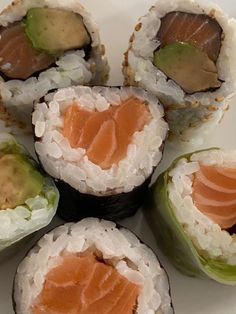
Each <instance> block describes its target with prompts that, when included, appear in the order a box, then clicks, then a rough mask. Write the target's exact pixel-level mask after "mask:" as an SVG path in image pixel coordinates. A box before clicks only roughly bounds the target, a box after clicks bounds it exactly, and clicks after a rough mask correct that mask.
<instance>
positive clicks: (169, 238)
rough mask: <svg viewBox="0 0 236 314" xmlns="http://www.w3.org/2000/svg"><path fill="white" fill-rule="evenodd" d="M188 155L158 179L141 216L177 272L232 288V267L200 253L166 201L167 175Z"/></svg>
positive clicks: (234, 269) (234, 279) (234, 277)
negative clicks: (144, 217) (207, 279)
mask: <svg viewBox="0 0 236 314" xmlns="http://www.w3.org/2000/svg"><path fill="white" fill-rule="evenodd" d="M191 155H192V154H188V155H185V156H182V157H180V158H178V159H177V160H175V161H174V162H173V164H172V165H171V167H170V168H169V169H168V170H166V171H165V172H164V173H162V174H161V175H160V176H159V177H158V179H157V181H156V182H155V183H154V185H153V186H152V187H151V189H150V191H149V195H148V196H147V201H146V203H145V206H144V214H145V216H146V218H147V220H148V222H149V224H150V227H151V229H152V231H153V233H154V236H155V238H156V240H157V244H158V246H159V247H160V249H161V250H162V251H163V253H164V254H165V255H166V256H167V257H168V259H169V260H170V262H171V263H172V264H173V265H174V266H175V267H176V268H177V269H178V270H179V271H180V272H182V273H183V274H185V275H188V276H192V277H202V278H204V277H209V278H211V279H213V280H215V281H217V282H219V283H222V284H227V285H236V266H232V265H229V264H227V263H226V262H224V261H221V260H216V259H212V258H209V257H208V256H205V255H204V254H203V253H202V252H200V250H198V248H197V247H195V245H194V244H193V242H192V241H191V239H190V237H189V236H188V234H187V233H186V232H185V230H184V228H183V227H182V225H181V224H180V223H179V221H178V220H177V218H176V216H175V213H174V210H173V205H172V204H171V201H170V199H169V195H168V191H167V185H168V182H169V181H170V177H169V172H170V171H171V170H172V169H173V168H174V167H175V165H176V164H177V162H178V161H179V160H180V159H182V158H186V159H188V160H189V159H190V157H191Z"/></svg>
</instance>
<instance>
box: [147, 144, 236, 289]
mask: <svg viewBox="0 0 236 314" xmlns="http://www.w3.org/2000/svg"><path fill="white" fill-rule="evenodd" d="M150 197H151V198H150V202H149V203H148V204H147V211H146V213H147V216H148V218H149V221H150V224H151V226H152V227H153V231H154V234H155V235H156V237H157V240H158V244H159V245H160V247H161V248H162V249H163V251H164V252H165V254H166V255H167V256H168V257H169V258H170V260H171V261H172V262H173V264H174V265H175V266H176V267H177V268H178V269H179V270H180V271H182V272H183V273H186V274H188V275H191V276H209V277H210V278H212V279H214V280H216V281H218V282H220V283H224V284H230V285H235V284H236V242H235V239H236V238H235V230H236V229H235V225H236V151H235V150H234V151H223V150H220V149H209V150H205V151H200V152H196V153H192V154H189V155H186V156H183V157H181V158H179V159H177V160H176V161H175V162H174V163H173V164H172V166H171V167H170V168H169V169H168V170H167V171H166V172H164V173H163V174H162V175H161V176H160V177H159V178H158V180H157V182H156V183H155V185H154V186H153V187H152V191H151V194H150Z"/></svg>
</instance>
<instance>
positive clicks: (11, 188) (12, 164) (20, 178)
mask: <svg viewBox="0 0 236 314" xmlns="http://www.w3.org/2000/svg"><path fill="white" fill-rule="evenodd" d="M43 184H44V178H43V176H42V175H41V174H40V173H39V172H38V171H37V170H35V168H34V167H33V165H32V164H31V163H30V162H29V161H27V160H26V158H24V156H22V155H20V154H5V155H1V156H0V186H1V189H0V210H4V209H7V208H12V209H13V208H15V207H16V206H18V205H23V204H24V203H25V201H26V200H27V199H29V198H33V197H35V196H37V195H38V194H40V192H41V190H42V188H43Z"/></svg>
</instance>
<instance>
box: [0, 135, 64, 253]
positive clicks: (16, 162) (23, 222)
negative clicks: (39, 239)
mask: <svg viewBox="0 0 236 314" xmlns="http://www.w3.org/2000/svg"><path fill="white" fill-rule="evenodd" d="M0 186H1V190H0V225H1V228H0V253H3V254H2V256H3V255H4V253H5V251H7V250H6V249H7V248H9V247H10V246H12V245H13V244H15V243H17V242H18V241H20V240H21V239H23V238H25V237H26V236H28V235H30V234H32V233H34V232H35V231H37V230H39V229H41V228H43V227H45V226H46V225H48V224H49V223H50V222H51V220H52V218H53V216H54V215H55V213H56V209H57V204H58V200H59V193H58V191H57V188H56V187H55V185H54V183H53V181H52V180H51V179H50V178H48V177H46V176H45V175H44V174H43V173H42V172H41V171H40V170H39V169H38V166H37V165H36V163H35V162H34V161H33V160H32V158H31V157H30V156H29V155H28V153H27V152H26V151H25V150H24V148H23V147H22V146H21V145H19V144H17V142H16V141H15V139H14V138H13V137H12V136H10V135H8V134H3V133H1V134H0Z"/></svg>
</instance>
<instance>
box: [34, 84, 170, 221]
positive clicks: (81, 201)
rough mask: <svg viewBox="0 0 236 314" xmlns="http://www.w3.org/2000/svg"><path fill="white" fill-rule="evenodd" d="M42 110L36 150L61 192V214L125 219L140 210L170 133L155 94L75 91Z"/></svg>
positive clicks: (37, 114) (49, 100)
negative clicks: (167, 134)
mask: <svg viewBox="0 0 236 314" xmlns="http://www.w3.org/2000/svg"><path fill="white" fill-rule="evenodd" d="M44 100H45V101H44V102H41V103H39V104H37V105H36V106H35V110H34V112H33V125H34V126H35V136H36V142H35V148H36V152H37V154H38V156H39V159H40V161H41V163H42V165H43V167H44V169H45V171H46V172H48V173H49V174H50V175H51V176H52V177H54V178H55V179H57V183H56V184H57V186H58V188H59V190H60V193H61V199H60V206H59V211H58V213H59V215H60V216H61V217H63V218H64V219H66V220H78V219H80V218H82V217H89V216H96V217H99V218H107V219H111V220H113V219H118V218H122V217H126V216H129V215H132V214H134V212H135V211H136V210H137V209H138V208H139V207H140V206H141V204H142V201H143V199H144V197H145V191H146V190H147V188H148V185H149V182H150V178H151V175H152V172H153V170H154V168H155V167H156V166H157V165H158V163H159V161H160V160H161V157H162V147H163V141H164V140H165V137H166V133H167V130H168V126H167V123H166V122H165V121H164V120H163V108H162V106H161V105H160V104H159V103H158V100H157V98H156V97H155V96H152V95H150V94H149V93H147V92H146V91H144V90H142V89H138V88H132V87H121V88H118V87H117V88H116V87H113V88H110V87H98V86H96V87H91V88H90V87H85V86H78V87H71V88H67V89H61V90H58V91H57V92H55V93H53V94H49V95H47V96H46V97H45V99H44Z"/></svg>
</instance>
